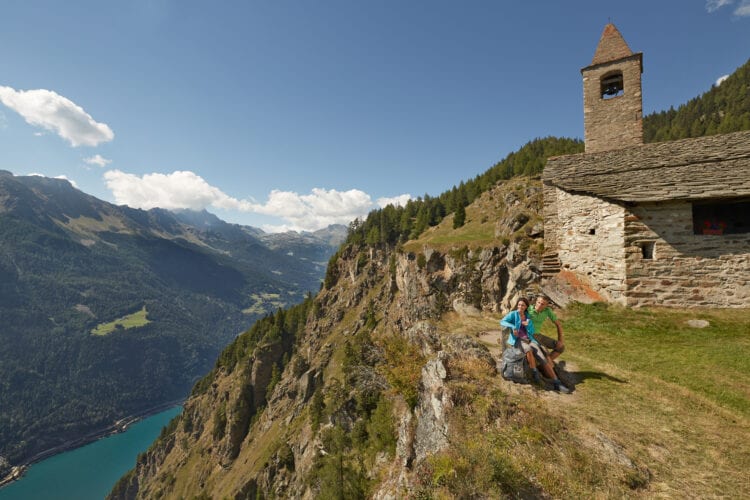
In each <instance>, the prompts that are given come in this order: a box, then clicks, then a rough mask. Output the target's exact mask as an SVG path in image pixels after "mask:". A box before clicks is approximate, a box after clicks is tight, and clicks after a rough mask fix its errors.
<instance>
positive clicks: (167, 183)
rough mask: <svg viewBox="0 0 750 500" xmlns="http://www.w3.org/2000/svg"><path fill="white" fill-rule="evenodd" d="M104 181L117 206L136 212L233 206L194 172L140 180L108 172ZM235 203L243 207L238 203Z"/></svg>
mask: <svg viewBox="0 0 750 500" xmlns="http://www.w3.org/2000/svg"><path fill="white" fill-rule="evenodd" d="M104 179H105V182H106V184H107V187H108V188H109V189H110V191H112V194H113V195H114V197H115V201H116V202H117V203H120V204H123V205H129V206H131V207H134V208H143V209H146V210H148V209H151V208H156V207H161V208H166V209H169V210H174V209H178V208H189V209H192V210H202V209H204V208H206V207H208V206H210V205H214V206H222V205H227V204H229V205H232V202H231V201H230V200H232V199H231V198H230V197H229V196H227V195H225V194H224V193H222V192H221V191H220V190H219V189H217V188H215V187H212V186H210V185H209V184H208V183H207V182H206V181H205V180H203V179H202V178H201V177H199V176H198V175H196V174H194V173H193V172H186V171H176V172H172V173H171V174H146V175H144V176H143V177H138V176H137V175H133V174H127V173H125V172H121V171H120V170H109V171H107V172H105V173H104ZM232 201H234V202H237V203H240V202H239V201H238V200H232ZM222 208H224V207H223V206H222Z"/></svg>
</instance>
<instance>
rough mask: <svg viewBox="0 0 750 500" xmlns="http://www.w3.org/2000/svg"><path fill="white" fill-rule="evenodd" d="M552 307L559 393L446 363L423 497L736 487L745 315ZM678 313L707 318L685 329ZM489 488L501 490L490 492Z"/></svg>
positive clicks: (740, 493) (748, 414) (742, 432)
mask: <svg viewBox="0 0 750 500" xmlns="http://www.w3.org/2000/svg"><path fill="white" fill-rule="evenodd" d="M558 312H559V316H560V317H561V318H563V323H564V327H565V331H566V345H567V348H568V349H567V352H566V353H565V354H564V355H563V357H562V358H561V359H562V360H564V361H565V362H566V365H567V372H568V373H569V376H570V377H571V379H572V380H575V381H576V385H575V389H576V390H575V392H574V393H573V394H571V395H568V396H566V395H559V394H557V393H554V392H548V391H541V390H537V389H535V388H533V387H531V386H522V385H517V384H512V383H510V382H506V381H504V380H502V379H501V378H500V377H498V376H497V375H495V374H494V373H493V371H492V370H490V371H487V370H482V369H481V368H478V367H473V368H472V367H465V366H458V367H456V366H454V367H451V368H452V369H451V372H452V374H453V377H452V378H453V380H452V381H451V388H452V391H453V394H454V395H453V401H454V404H455V409H454V415H453V422H452V427H453V433H454V436H453V438H452V445H451V447H450V448H449V449H448V450H447V451H446V452H445V453H444V454H442V455H438V456H436V457H435V458H434V459H433V460H431V462H430V463H431V466H430V467H429V470H428V471H427V473H426V475H427V477H428V478H429V482H431V483H432V485H433V486H435V485H436V484H435V483H436V481H437V485H436V486H438V487H437V489H434V488H431V489H432V493H433V494H434V493H438V494H440V493H439V492H441V491H442V493H444V494H446V496H447V497H449V498H454V497H461V496H471V495H472V494H473V492H476V491H482V492H484V493H487V492H494V493H497V494H502V493H506V494H508V493H512V492H513V491H515V492H518V491H519V490H522V491H526V492H527V493H529V494H532V495H536V494H539V493H540V491H544V492H546V493H547V494H551V495H552V496H553V497H556V498H581V497H599V498H610V497H621V496H645V497H653V496H664V497H669V498H697V497H700V498H706V497H720V496H724V495H729V496H731V497H745V496H747V495H748V494H750V486H749V485H748V482H747V477H746V471H747V469H748V467H750V384H749V383H748V380H749V379H748V377H747V373H748V371H749V370H750V361H749V357H750V337H748V335H747V333H746V332H748V331H750V310H739V311H732V314H731V315H728V314H726V312H722V311H707V310H693V309H691V310H672V309H670V310H664V309H640V310H629V309H624V308H620V307H615V306H605V305H603V304H594V305H580V304H576V305H573V306H571V307H569V308H568V309H566V310H563V311H558ZM498 319H499V317H488V316H485V317H484V318H482V319H478V318H472V319H467V318H459V317H457V315H455V314H452V315H447V316H446V317H445V318H444V319H443V324H442V326H443V328H445V329H446V330H448V331H452V332H461V333H468V334H472V335H476V336H480V335H481V333H482V331H486V330H490V329H496V328H497V320H498ZM688 319H706V320H708V321H709V322H710V326H709V327H707V328H704V329H695V328H690V327H688V326H687V325H686V321H687V320H688ZM548 327H552V325H551V324H550V325H548ZM553 331H554V328H553V327H552V328H551V329H550V331H546V333H548V334H551V335H554V333H553ZM717 339H720V341H717ZM489 347H490V348H491V349H492V350H495V351H496V352H497V349H496V346H494V345H490V346H489ZM462 375H463V376H462ZM602 464H609V465H608V466H605V467H603V466H602ZM493 476H494V477H495V480H494V481H489V480H484V484H482V483H483V479H482V478H487V477H493ZM529 477H533V478H534V479H535V480H534V481H533V482H529V481H528V478H529ZM523 478H525V479H523ZM514 481H515V482H514ZM503 483H504V484H505V485H506V488H507V489H506V491H497V490H495V489H496V488H497V484H503ZM537 488H538V489H537Z"/></svg>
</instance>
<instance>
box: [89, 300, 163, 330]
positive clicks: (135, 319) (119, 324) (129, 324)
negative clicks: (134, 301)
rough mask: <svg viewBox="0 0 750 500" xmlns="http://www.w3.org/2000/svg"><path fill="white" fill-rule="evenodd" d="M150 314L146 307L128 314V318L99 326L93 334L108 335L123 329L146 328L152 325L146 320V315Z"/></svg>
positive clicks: (124, 317)
mask: <svg viewBox="0 0 750 500" xmlns="http://www.w3.org/2000/svg"><path fill="white" fill-rule="evenodd" d="M147 314H148V312H147V311H146V306H143V308H142V309H141V310H140V311H138V312H134V313H133V314H128V315H127V316H123V317H122V318H117V319H116V320H114V321H110V322H109V323H102V324H100V325H97V327H96V328H94V329H93V330H91V333H92V334H93V335H100V336H103V335H108V334H110V333H112V332H114V331H115V330H117V329H118V328H122V329H124V330H127V329H129V328H138V327H140V326H144V325H147V324H149V323H150V321H149V320H148V318H146V315H147Z"/></svg>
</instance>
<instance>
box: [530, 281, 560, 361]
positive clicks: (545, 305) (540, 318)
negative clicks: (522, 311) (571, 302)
mask: <svg viewBox="0 0 750 500" xmlns="http://www.w3.org/2000/svg"><path fill="white" fill-rule="evenodd" d="M549 303H550V299H549V297H547V296H546V295H539V296H537V298H536V301H535V302H534V305H532V306H531V307H529V310H528V311H526V314H528V316H529V318H531V322H532V323H533V324H534V332H535V333H534V338H535V339H536V340H537V341H538V342H539V343H540V344H541V345H543V346H544V347H546V348H547V349H549V350H550V351H551V352H550V354H549V360H550V361H551V362H553V365H552V366H554V361H555V359H557V358H558V356H560V354H562V353H563V351H564V350H565V339H564V337H563V330H562V325H561V324H560V320H559V319H557V316H555V313H554V312H552V308H551V307H549ZM545 319H549V320H550V321H551V322H553V323H554V324H555V327H556V328H557V340H555V339H553V338H551V337H547V336H546V335H542V334H541V333H539V332H541V331H542V324H543V323H544V320H545Z"/></svg>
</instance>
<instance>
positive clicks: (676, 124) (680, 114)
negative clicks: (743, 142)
mask: <svg viewBox="0 0 750 500" xmlns="http://www.w3.org/2000/svg"><path fill="white" fill-rule="evenodd" d="M748 129H750V60H748V62H746V63H745V64H744V65H742V66H741V67H739V68H738V69H737V70H736V71H735V72H734V73H732V74H731V75H730V76H729V77H728V78H727V79H726V80H724V81H723V82H722V83H721V84H720V85H714V86H713V87H712V88H711V90H709V91H707V92H705V93H704V94H702V95H700V96H698V97H696V98H694V99H690V100H689V101H688V102H687V103H685V104H682V105H680V106H678V107H677V109H674V108H669V109H668V110H667V111H661V112H658V113H652V114H650V115H648V116H646V117H645V118H644V120H643V138H644V142H662V141H672V140H675V139H685V138H688V137H702V136H704V135H714V134H726V133H728V132H736V131H738V130H748Z"/></svg>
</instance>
